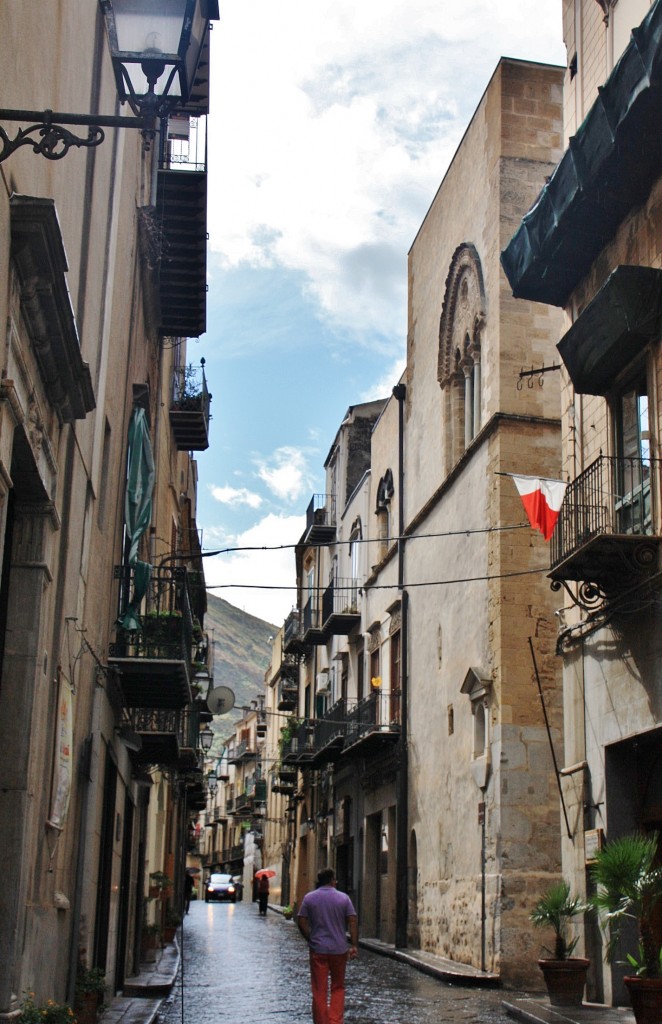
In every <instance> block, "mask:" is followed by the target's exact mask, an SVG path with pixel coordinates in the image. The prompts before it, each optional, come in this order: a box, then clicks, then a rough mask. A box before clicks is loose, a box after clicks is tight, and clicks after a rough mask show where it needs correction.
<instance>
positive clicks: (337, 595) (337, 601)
mask: <svg viewBox="0 0 662 1024" xmlns="http://www.w3.org/2000/svg"><path fill="white" fill-rule="evenodd" d="M358 598H359V587H358V583H357V581H356V580H353V579H344V580H343V579H337V580H333V581H332V582H331V583H330V584H329V586H328V587H327V588H326V590H325V591H324V594H323V595H322V632H323V633H324V637H325V639H326V640H328V639H329V637H331V636H348V635H349V634H350V633H351V632H352V630H353V629H355V628H356V626H358V625H359V623H360V621H361V616H360V614H359V605H358Z"/></svg>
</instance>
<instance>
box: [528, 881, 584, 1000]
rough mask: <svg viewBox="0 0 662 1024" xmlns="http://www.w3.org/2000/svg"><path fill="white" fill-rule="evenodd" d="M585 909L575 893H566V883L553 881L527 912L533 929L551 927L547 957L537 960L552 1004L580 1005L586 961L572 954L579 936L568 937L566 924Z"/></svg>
mask: <svg viewBox="0 0 662 1024" xmlns="http://www.w3.org/2000/svg"><path fill="white" fill-rule="evenodd" d="M587 909H588V906H587V904H586V903H585V902H584V901H583V900H582V899H580V897H579V896H572V895H571V894H570V886H569V885H568V883H567V882H557V883H556V884H555V885H552V886H551V887H550V888H549V889H548V890H547V891H546V892H545V893H543V895H542V896H541V897H540V899H539V900H538V902H537V903H536V905H535V906H534V908H533V910H532V911H531V914H530V915H529V916H530V918H531V921H532V922H533V924H534V925H535V926H536V927H537V928H551V929H552V931H553V933H554V949H553V950H546V951H547V952H548V953H551V956H549V957H542V958H541V959H540V960H539V961H538V966H539V967H540V970H541V971H542V973H543V977H544V979H545V984H546V986H547V993H548V995H549V1001H550V1003H551V1004H552V1006H581V1004H582V1000H583V998H584V987H585V985H586V972H587V971H588V966H589V961H588V960H586V959H585V958H584V957H573V955H572V954H573V952H574V950H575V947H576V945H577V942H578V941H579V939H578V938H573V939H570V938H569V936H568V926H569V923H570V920H571V919H572V918H573V917H576V916H577V915H579V914H583V913H585V912H586V910H587Z"/></svg>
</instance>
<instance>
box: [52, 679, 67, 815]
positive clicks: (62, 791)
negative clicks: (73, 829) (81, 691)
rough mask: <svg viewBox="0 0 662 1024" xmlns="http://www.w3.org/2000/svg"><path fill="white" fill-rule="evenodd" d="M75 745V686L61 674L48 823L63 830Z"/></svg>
mask: <svg viewBox="0 0 662 1024" xmlns="http://www.w3.org/2000/svg"><path fill="white" fill-rule="evenodd" d="M72 745H73V688H72V686H71V683H70V682H69V680H68V679H67V678H66V676H64V675H61V676H60V693H59V700H58V713H57V733H56V746H55V771H54V774H53V797H52V802H51V813H50V817H49V819H48V824H49V826H50V827H51V828H54V829H57V831H58V832H61V831H62V829H63V828H64V823H65V821H66V820H67V811H68V809H69V795H70V793H71V762H72Z"/></svg>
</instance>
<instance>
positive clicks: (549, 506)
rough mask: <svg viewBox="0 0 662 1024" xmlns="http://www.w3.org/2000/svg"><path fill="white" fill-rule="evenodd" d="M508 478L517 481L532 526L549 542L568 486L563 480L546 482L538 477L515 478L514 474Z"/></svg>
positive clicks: (510, 474) (516, 484) (516, 485)
mask: <svg viewBox="0 0 662 1024" xmlns="http://www.w3.org/2000/svg"><path fill="white" fill-rule="evenodd" d="M508 476H512V478H513V480H514V481H515V487H516V488H517V490H518V491H519V494H520V498H521V499H522V503H523V504H524V508H525V510H526V514H527V516H528V517H529V522H530V523H531V526H532V527H533V528H534V530H540V532H541V533H542V535H543V537H544V538H545V540H549V538H550V537H551V536H552V533H553V532H554V526H555V525H556V520H557V519H558V518H559V512H560V511H561V505H562V504H563V495H564V494H565V489H566V487H567V486H568V485H567V484H566V483H564V482H563V480H546V479H544V477H543V478H541V477H538V476H515V474H514V473H509V474H508Z"/></svg>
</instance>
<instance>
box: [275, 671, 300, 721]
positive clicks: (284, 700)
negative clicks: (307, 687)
mask: <svg viewBox="0 0 662 1024" xmlns="http://www.w3.org/2000/svg"><path fill="white" fill-rule="evenodd" d="M298 700H299V665H298V662H296V661H283V662H282V663H281V666H280V679H279V681H278V710H279V711H294V710H295V709H296V706H297V702H298Z"/></svg>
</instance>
